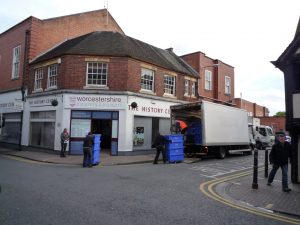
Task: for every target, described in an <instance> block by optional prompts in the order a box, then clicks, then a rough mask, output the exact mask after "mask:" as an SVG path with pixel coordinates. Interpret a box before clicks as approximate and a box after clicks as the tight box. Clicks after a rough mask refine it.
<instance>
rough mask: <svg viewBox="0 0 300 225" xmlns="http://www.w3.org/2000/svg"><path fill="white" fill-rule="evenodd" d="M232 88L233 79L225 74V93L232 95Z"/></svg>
mask: <svg viewBox="0 0 300 225" xmlns="http://www.w3.org/2000/svg"><path fill="white" fill-rule="evenodd" d="M230 90H231V79H230V77H228V76H225V94H227V95H230Z"/></svg>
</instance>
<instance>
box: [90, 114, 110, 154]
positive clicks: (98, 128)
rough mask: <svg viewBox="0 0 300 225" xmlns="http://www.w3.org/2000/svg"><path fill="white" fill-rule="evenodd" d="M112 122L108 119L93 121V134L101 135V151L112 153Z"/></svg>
mask: <svg viewBox="0 0 300 225" xmlns="http://www.w3.org/2000/svg"><path fill="white" fill-rule="evenodd" d="M111 124H112V122H111V120H107V119H92V128H91V130H92V132H93V134H101V144H100V148H101V151H102V150H104V151H110V149H111V132H112V130H111V129H112V128H111V127H112V126H111Z"/></svg>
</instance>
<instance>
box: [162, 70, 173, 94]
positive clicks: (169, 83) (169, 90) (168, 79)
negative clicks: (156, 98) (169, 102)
mask: <svg viewBox="0 0 300 225" xmlns="http://www.w3.org/2000/svg"><path fill="white" fill-rule="evenodd" d="M164 83H165V94H170V95H175V77H174V76H170V75H165V77H164Z"/></svg>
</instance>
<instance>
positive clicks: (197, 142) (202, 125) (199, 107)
mask: <svg viewBox="0 0 300 225" xmlns="http://www.w3.org/2000/svg"><path fill="white" fill-rule="evenodd" d="M182 124H184V125H185V126H184V129H180V128H182ZM171 131H172V132H173V133H174V132H175V133H178V132H181V133H182V134H184V146H185V153H186V155H188V156H191V155H195V154H202V155H206V154H214V155H215V156H216V157H218V158H221V159H223V158H225V156H226V154H227V153H230V152H243V153H246V154H252V149H251V147H250V140H249V130H248V115H247V112H246V111H245V110H241V109H238V108H234V107H230V106H226V105H221V104H216V103H212V102H207V101H200V102H195V103H187V104H180V105H174V106H171Z"/></svg>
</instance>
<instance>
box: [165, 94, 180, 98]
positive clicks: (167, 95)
mask: <svg viewBox="0 0 300 225" xmlns="http://www.w3.org/2000/svg"><path fill="white" fill-rule="evenodd" d="M163 97H167V98H174V99H177V98H176V96H174V95H171V94H166V93H164V95H163Z"/></svg>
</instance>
